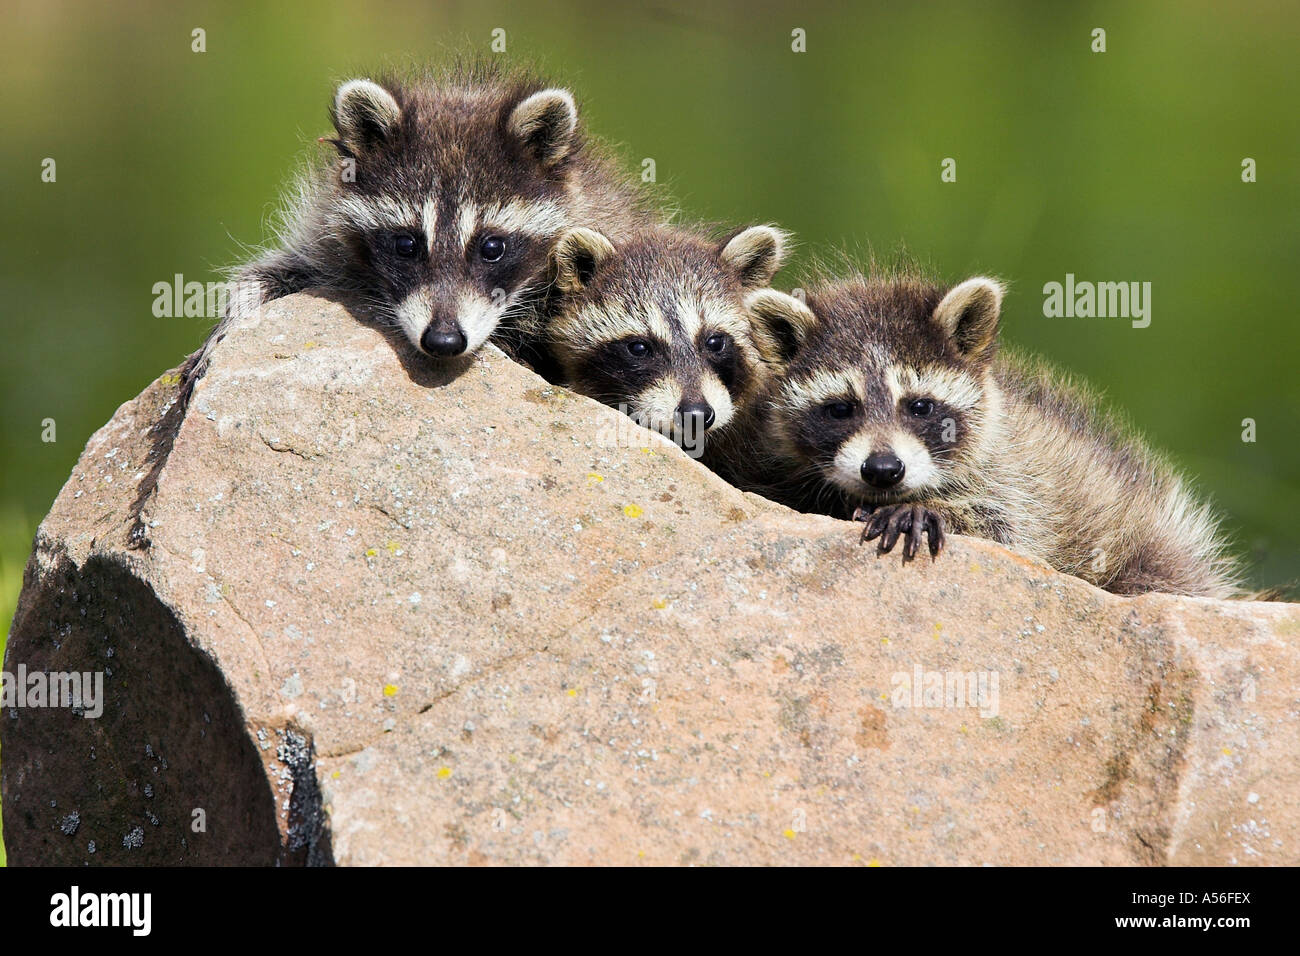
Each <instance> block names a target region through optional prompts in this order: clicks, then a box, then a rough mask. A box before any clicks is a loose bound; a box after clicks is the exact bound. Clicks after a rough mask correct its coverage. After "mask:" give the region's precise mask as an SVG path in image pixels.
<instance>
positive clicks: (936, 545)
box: [925, 511, 945, 561]
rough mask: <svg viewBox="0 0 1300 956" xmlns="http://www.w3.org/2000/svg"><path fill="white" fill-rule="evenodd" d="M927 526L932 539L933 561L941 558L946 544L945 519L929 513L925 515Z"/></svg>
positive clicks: (931, 512)
mask: <svg viewBox="0 0 1300 956" xmlns="http://www.w3.org/2000/svg"><path fill="white" fill-rule="evenodd" d="M925 526H926V529H927V532H928V537H929V539H930V560H931V561H933V560H934V559H935V558H937V557H938V556H939V552H940V551H942V550H943V546H944V544H945V542H944V537H943V518H942V516H940V515H937V514H935V513H934V512H933V511H929V512H927V513H926V515H925Z"/></svg>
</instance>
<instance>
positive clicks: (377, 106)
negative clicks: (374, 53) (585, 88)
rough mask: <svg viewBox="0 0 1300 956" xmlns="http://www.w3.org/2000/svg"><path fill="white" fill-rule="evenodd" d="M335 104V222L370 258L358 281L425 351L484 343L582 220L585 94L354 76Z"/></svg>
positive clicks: (443, 353) (359, 255) (450, 352)
mask: <svg viewBox="0 0 1300 956" xmlns="http://www.w3.org/2000/svg"><path fill="white" fill-rule="evenodd" d="M333 117H334V125H335V127H336V128H337V129H338V139H337V140H335V141H334V142H335V145H336V147H337V148H338V150H339V152H340V154H341V156H342V159H343V162H342V163H341V176H340V182H339V189H338V193H337V196H336V198H335V200H334V203H333V206H332V208H331V210H330V212H329V213H328V216H329V222H328V223H327V226H328V228H329V229H330V230H331V231H332V232H333V233H334V234H335V235H337V236H338V237H339V239H340V240H341V241H342V242H343V243H345V244H346V245H347V247H348V248H349V249H350V250H351V251H352V253H353V254H354V256H355V258H356V259H357V260H358V263H359V265H360V266H361V268H358V269H357V270H356V273H357V275H356V277H355V283H356V284H357V285H359V286H361V291H362V292H363V294H365V295H366V296H367V297H368V299H369V301H370V303H371V304H373V305H376V306H378V307H379V308H381V309H382V310H384V312H385V314H386V315H387V316H389V317H390V318H391V320H392V321H393V323H394V324H395V325H396V326H397V327H398V328H400V329H401V331H402V332H403V333H405V335H406V336H407V338H408V339H409V340H410V341H411V343H412V344H413V345H415V346H416V347H417V348H418V349H420V350H421V351H423V352H425V353H427V354H429V355H432V356H436V357H444V358H445V357H449V356H455V355H460V354H462V353H465V352H470V351H473V350H474V349H476V348H478V347H479V346H480V345H482V344H483V342H485V341H486V340H487V338H488V336H489V335H491V333H492V331H493V330H494V329H495V328H496V326H497V324H498V323H499V322H500V321H501V319H502V317H503V316H504V315H505V314H506V313H508V312H509V311H510V310H511V309H514V308H517V307H519V306H520V305H521V304H522V299H523V298H524V297H526V296H527V294H528V291H529V284H530V280H532V279H534V278H535V277H536V276H537V275H538V273H539V272H541V271H542V270H543V268H544V267H545V264H546V256H547V252H548V250H549V248H550V246H551V245H552V243H553V241H554V238H555V236H556V235H557V234H558V233H559V232H560V231H561V230H562V229H564V228H565V227H566V226H568V225H569V219H570V207H571V205H572V202H571V200H570V199H569V198H568V196H569V191H568V186H569V179H570V178H571V177H570V174H569V173H570V163H569V160H570V159H571V154H572V152H573V150H574V149H575V148H576V147H577V144H578V136H579V133H578V114H577V109H576V107H575V106H574V102H573V97H572V95H570V94H569V92H568V91H567V90H561V89H544V90H541V91H538V92H532V93H525V92H524V91H520V90H507V89H493V88H492V87H490V86H484V87H482V88H472V89H471V88H462V89H457V88H450V89H445V90H437V91H429V90H423V89H410V90H403V89H398V88H395V90H394V92H390V91H389V90H388V89H385V88H384V87H382V86H380V85H379V84H377V83H374V82H371V81H370V80H353V81H350V82H348V83H344V84H343V85H342V86H341V87H340V88H339V90H338V93H337V94H336V96H335V101H334V109H333Z"/></svg>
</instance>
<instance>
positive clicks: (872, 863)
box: [867, 859, 880, 866]
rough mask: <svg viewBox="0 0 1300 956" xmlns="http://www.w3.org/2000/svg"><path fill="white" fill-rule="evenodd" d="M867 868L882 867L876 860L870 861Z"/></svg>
mask: <svg viewBox="0 0 1300 956" xmlns="http://www.w3.org/2000/svg"><path fill="white" fill-rule="evenodd" d="M867 866H880V861H879V860H875V859H872V860H868V861H867Z"/></svg>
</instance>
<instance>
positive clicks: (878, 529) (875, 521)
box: [853, 504, 946, 563]
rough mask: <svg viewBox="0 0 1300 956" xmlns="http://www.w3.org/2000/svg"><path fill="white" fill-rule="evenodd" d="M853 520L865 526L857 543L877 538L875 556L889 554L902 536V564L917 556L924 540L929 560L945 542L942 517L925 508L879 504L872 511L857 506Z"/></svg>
mask: <svg viewBox="0 0 1300 956" xmlns="http://www.w3.org/2000/svg"><path fill="white" fill-rule="evenodd" d="M853 520H855V521H862V522H864V523H865V526H864V527H863V529H862V534H861V536H860V537H859V538H858V543H859V544H864V543H866V542H867V541H871V540H873V539H875V538H879V539H880V542H879V543H878V544H877V545H876V553H877V554H888V553H889V552H890V551H891V550H893V547H894V545H895V544H897V543H898V539H899V537H902V538H903V561H904V563H906V562H908V561H911V560H912V559H913V558H915V557H916V555H917V552H919V551H920V550H921V540H922V539H923V538H924V539H926V543H927V544H928V546H929V551H930V560H932V561H933V560H934V559H935V558H937V557H938V556H939V552H940V551H942V550H943V546H944V544H945V543H946V542H945V539H944V527H943V517H942V516H941V515H940V514H938V513H937V512H934V511H931V510H930V509H929V508H926V507H925V506H924V505H915V504H898V505H881V506H880V507H878V508H876V509H875V510H874V511H871V512H868V511H867V509H866V508H864V507H861V506H859V507H858V508H857V509H855V510H854V512H853Z"/></svg>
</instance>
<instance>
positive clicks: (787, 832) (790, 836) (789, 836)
mask: <svg viewBox="0 0 1300 956" xmlns="http://www.w3.org/2000/svg"><path fill="white" fill-rule="evenodd" d="M781 835H782V836H784V837H785V838H786V839H787V840H793V839H794V831H793V830H785V831H784V832H783V833H782V834H781Z"/></svg>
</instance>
